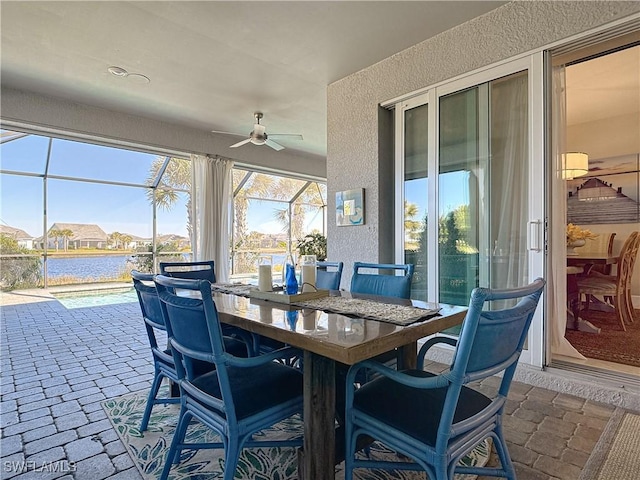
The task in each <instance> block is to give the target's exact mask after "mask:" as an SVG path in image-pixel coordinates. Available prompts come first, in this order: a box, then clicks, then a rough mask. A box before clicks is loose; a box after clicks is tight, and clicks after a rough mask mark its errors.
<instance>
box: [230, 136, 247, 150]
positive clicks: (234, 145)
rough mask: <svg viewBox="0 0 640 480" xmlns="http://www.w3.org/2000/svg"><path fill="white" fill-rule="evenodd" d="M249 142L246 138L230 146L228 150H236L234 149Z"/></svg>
mask: <svg viewBox="0 0 640 480" xmlns="http://www.w3.org/2000/svg"><path fill="white" fill-rule="evenodd" d="M250 141H251V139H250V138H247V139H245V140H242V141H240V142H238V143H234V144H233V145H230V146H229V148H236V147H241V146H242V145H246V144H247V143H249V142H250Z"/></svg>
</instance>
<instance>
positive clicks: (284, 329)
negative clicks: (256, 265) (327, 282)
mask: <svg viewBox="0 0 640 480" xmlns="http://www.w3.org/2000/svg"><path fill="white" fill-rule="evenodd" d="M214 286H215V284H214ZM212 290H214V291H213V299H214V301H215V304H216V308H217V310H218V316H219V318H220V321H221V322H222V323H225V324H229V325H234V326H236V327H240V328H242V329H244V330H246V331H249V332H252V333H254V334H258V335H261V336H264V337H267V338H270V339H273V340H277V341H279V342H282V343H285V344H288V345H290V346H293V347H296V348H298V349H299V350H301V351H302V354H303V362H302V363H303V375H304V382H303V384H304V387H303V389H304V400H303V403H304V407H303V417H304V441H303V446H302V447H301V448H299V449H298V452H297V455H298V478H299V479H301V480H311V479H312V480H330V479H334V478H335V466H336V465H337V464H338V463H340V461H341V460H342V459H343V458H344V457H343V456H344V451H343V444H344V438H343V437H344V435H343V434H342V433H341V431H340V430H337V429H336V427H337V425H336V418H337V417H336V371H337V369H339V368H341V364H343V365H346V366H348V365H353V364H355V363H357V362H360V361H363V360H367V359H371V358H373V357H376V356H377V355H380V354H384V353H388V352H390V351H394V350H395V351H396V352H397V358H398V368H412V367H415V366H416V356H417V342H418V340H420V339H421V338H424V337H427V336H430V335H433V334H435V333H438V332H440V331H442V330H445V329H447V328H450V327H453V326H456V325H459V324H460V323H462V321H463V319H464V316H465V313H466V310H467V308H466V307H460V306H454V305H445V304H435V303H427V302H421V301H416V300H403V299H398V298H388V297H377V296H372V295H358V294H353V295H352V294H350V293H349V292H345V291H331V292H330V296H332V297H341V298H342V300H341V301H342V302H345V301H347V300H345V299H356V300H358V301H360V300H362V301H363V302H371V303H364V305H372V306H373V310H377V305H376V304H379V306H380V307H393V308H398V307H394V306H396V305H400V306H404V307H410V308H414V309H415V311H416V312H418V313H420V312H421V311H424V312H427V313H428V314H429V315H428V316H427V317H425V318H423V319H419V320H417V321H413V322H411V323H410V324H396V323H389V322H387V321H381V320H374V319H372V318H362V317H368V315H363V316H362V317H358V316H357V315H353V314H341V313H336V311H333V312H331V313H330V312H327V311H324V310H321V309H318V308H310V307H309V306H308V305H306V307H302V306H300V305H295V304H294V305H292V304H289V303H280V302H278V301H272V300H265V299H259V298H252V297H251V296H246V295H240V294H237V292H235V293H228V292H227V293H222V292H221V291H219V290H216V289H215V288H213V287H212ZM329 301H330V300H329Z"/></svg>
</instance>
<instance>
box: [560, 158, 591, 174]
mask: <svg viewBox="0 0 640 480" xmlns="http://www.w3.org/2000/svg"><path fill="white" fill-rule="evenodd" d="M587 173H589V155H587V154H586V153H582V152H569V153H565V154H563V155H562V178H564V179H565V180H571V179H572V178H575V177H582V176H583V175H586V174H587Z"/></svg>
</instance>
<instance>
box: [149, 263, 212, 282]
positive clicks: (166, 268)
mask: <svg viewBox="0 0 640 480" xmlns="http://www.w3.org/2000/svg"><path fill="white" fill-rule="evenodd" d="M160 274H161V275H166V276H168V277H176V278H187V279H191V280H196V279H198V280H209V281H210V282H211V283H216V269H215V262H214V261H213V260H203V261H200V262H160Z"/></svg>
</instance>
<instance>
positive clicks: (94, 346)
mask: <svg viewBox="0 0 640 480" xmlns="http://www.w3.org/2000/svg"><path fill="white" fill-rule="evenodd" d="M0 295H2V298H1V300H2V303H0V305H1V306H0V315H1V317H0V321H1V326H2V340H1V344H0V356H1V362H2V363H1V368H2V369H1V372H2V374H1V379H2V381H1V385H2V397H1V399H2V400H1V402H0V412H1V417H0V426H1V428H2V438H1V443H0V452H1V455H2V458H1V460H0V461H1V463H0V465H1V466H0V478H2V479H9V478H13V479H16V480H25V479H38V480H42V479H53V478H64V479H71V478H74V479H79V480H94V479H95V480H98V479H103V478H110V479H114V480H137V479H140V478H141V477H140V475H139V473H138V471H137V469H136V467H135V466H134V464H133V462H132V460H131V458H130V457H129V455H128V454H127V452H126V450H125V447H124V445H123V444H122V443H121V442H120V440H119V439H118V436H117V435H116V432H115V431H114V429H113V428H112V426H111V424H110V422H109V420H108V419H107V417H106V415H105V413H104V411H103V409H102V407H101V401H103V400H104V399H106V398H112V397H117V396H120V395H123V394H126V393H129V392H134V391H139V390H146V389H148V388H149V386H150V383H151V379H152V374H153V367H152V364H151V355H150V353H149V349H148V345H147V338H146V334H145V332H144V328H143V324H142V320H141V317H140V310H139V306H138V304H137V303H127V304H120V305H109V306H102V307H92V308H77V309H70V310H67V309H66V308H65V307H64V306H63V305H62V304H60V303H59V302H58V301H57V300H55V299H54V298H52V297H51V296H49V295H48V294H47V293H46V292H43V291H42V290H40V291H31V292H27V291H24V292H19V294H8V293H2V294H0ZM438 366H439V364H434V365H433V367H435V368H436V369H437V367H438ZM495 384H496V382H495V381H488V382H485V383H484V384H483V385H481V387H480V388H494V386H495ZM614 410H615V407H613V406H609V405H605V404H602V403H597V402H594V401H590V400H584V399H582V398H579V397H575V396H571V395H566V394H560V393H557V392H554V391H551V390H546V389H543V388H539V387H532V386H530V385H526V384H523V383H515V384H514V385H513V386H512V389H511V392H510V394H509V402H508V412H507V413H508V415H507V416H506V418H505V427H506V436H507V439H508V441H509V448H510V452H511V456H512V458H513V460H514V463H515V465H516V471H517V473H518V478H519V479H520V480H533V479H556V478H558V479H563V480H571V479H578V478H579V476H580V472H581V470H582V468H583V466H584V464H585V462H586V461H587V459H588V457H589V455H590V453H591V451H592V450H593V448H594V446H595V445H596V442H597V441H598V439H599V437H600V434H601V433H602V431H603V429H604V427H605V425H606V424H607V421H608V419H609V418H610V416H611V415H612V413H613V411H614ZM22 461H27V462H32V463H27V464H26V465H27V466H29V465H31V466H32V467H31V468H26V469H22V470H20V469H18V468H16V466H17V465H19V463H16V462H22ZM58 461H68V462H74V465H75V467H76V468H75V471H74V472H70V471H66V472H65V471H62V472H61V471H58V472H45V473H43V472H36V471H34V470H33V466H34V465H36V466H37V465H43V464H47V463H48V462H58ZM63 465H64V463H63Z"/></svg>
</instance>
